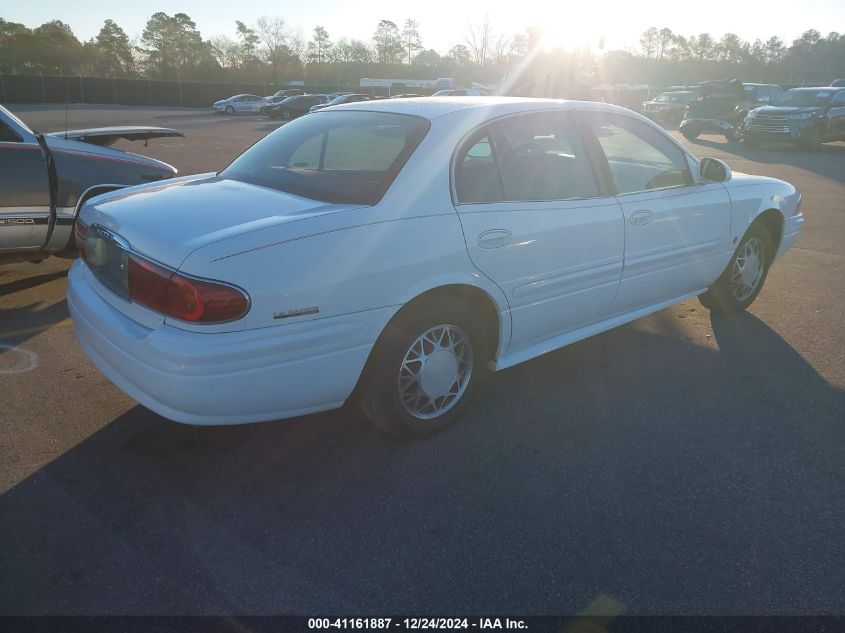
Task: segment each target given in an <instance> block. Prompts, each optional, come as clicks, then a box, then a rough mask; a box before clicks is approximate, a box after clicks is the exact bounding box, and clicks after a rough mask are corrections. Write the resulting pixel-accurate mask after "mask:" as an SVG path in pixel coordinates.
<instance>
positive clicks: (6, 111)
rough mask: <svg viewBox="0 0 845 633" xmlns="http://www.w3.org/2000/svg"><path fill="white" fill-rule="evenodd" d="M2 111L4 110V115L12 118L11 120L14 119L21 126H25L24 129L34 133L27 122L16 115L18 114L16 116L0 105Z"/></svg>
mask: <svg viewBox="0 0 845 633" xmlns="http://www.w3.org/2000/svg"><path fill="white" fill-rule="evenodd" d="M0 111H2V113H3V115H4V116H6V117H7V118H9V119H11V120H12V121H14V122H15V123H17V124H18V125H19V126H20V127H21V128H23V129H24V130H26V131H27V132H29V133H30V134H32V133H33V132H32V130H31V129H29V126H28V125H27V124H26V123H24V122H23V121H21V120H20V119H19V118H18V117H16V116H15V115H14V114H12V113H11V112H10V111H9V110H7V109H6V108H4V107H3V106H2V105H0Z"/></svg>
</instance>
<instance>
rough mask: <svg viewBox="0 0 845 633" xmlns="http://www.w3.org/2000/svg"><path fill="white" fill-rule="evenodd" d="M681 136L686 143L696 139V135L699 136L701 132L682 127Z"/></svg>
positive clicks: (692, 128) (691, 127)
mask: <svg viewBox="0 0 845 633" xmlns="http://www.w3.org/2000/svg"><path fill="white" fill-rule="evenodd" d="M681 134H683V135H684V138H685V139H687V140H688V141H694V140H695V139H697V138H698V135H699V134H701V130H699V129H698V128H696V127H693V126H688V127H686V128H684V127H682V128H681Z"/></svg>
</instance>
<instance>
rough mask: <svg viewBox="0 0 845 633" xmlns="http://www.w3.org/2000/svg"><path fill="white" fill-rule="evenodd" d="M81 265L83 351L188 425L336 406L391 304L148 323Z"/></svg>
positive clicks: (74, 308)
mask: <svg viewBox="0 0 845 633" xmlns="http://www.w3.org/2000/svg"><path fill="white" fill-rule="evenodd" d="M97 283H99V282H97V281H96V280H95V279H94V278H93V276H92V275H91V274H90V272H89V270H88V268H87V267H86V266H85V265H84V263H83V262H81V261H78V262H77V263H76V264H75V265H74V266H73V267H72V268H71V270H70V273H69V279H68V307H69V308H70V313H71V316H72V317H73V320H74V324H75V328H76V335H77V338H78V340H79V343H80V345H81V346H82V349H83V350H84V351H85V353H86V354H87V355H88V357H89V358H90V359H91V360H92V361H93V362H94V364H95V365H96V366H97V367H98V368H99V369H100V371H102V372H103V373H104V374H105V375H106V377H108V378H109V380H111V381H112V382H113V383H114V384H115V385H117V386H118V387H119V388H120V389H121V390H122V391H124V392H125V393H127V394H128V395H129V396H131V397H132V398H134V399H135V400H137V401H138V402H140V403H141V404H142V405H144V406H145V407H147V408H149V409H151V410H153V411H155V412H156V413H158V414H160V415H162V416H164V417H166V418H169V419H171V420H175V421H177V422H183V423H186V424H197V425H216V424H243V423H249V422H261V421H265V420H276V419H281V418H289V417H293V416H298V415H304V414H307V413H313V412H316V411H325V410H328V409H334V408H337V407H340V406H341V405H342V404H343V403H344V401H345V400H346V399H347V398H348V397H349V395H350V394H351V393H352V391H353V389H354V388H355V385H356V383H357V381H358V377H359V376H360V374H361V371H362V370H363V367H364V364H365V363H366V360H367V358H368V356H369V353H370V350H371V349H372V346H373V344H374V342H375V340H376V338H377V337H378V333H379V332H380V331H381V328H382V327H383V326H384V324H385V323H386V322H387V321H388V320H389V319H390V317H391V316H392V314H393V312H394V309H393V308H381V309H377V310H371V311H367V312H363V313H356V314H354V315H344V316H339V317H331V318H325V319H315V320H311V321H307V322H302V323H291V324H286V325H279V326H275V327H269V328H261V329H258V330H247V331H242V332H226V333H214V334H205V333H197V332H189V331H186V330H181V329H179V328H176V327H173V326H171V325H167V324H163V325H161V326H159V327H156V328H155V329H148V328H146V327H144V326H142V325H140V324H139V323H137V322H135V321H133V320H131V319H129V318H128V317H126V316H125V315H124V314H122V313H121V312H119V311H118V310H116V309H115V308H113V307H112V306H111V305H109V303H107V302H106V301H105V300H104V299H102V298H101V297H100V295H99V293H98V291H97V289H95V287H94V285H93V284H97Z"/></svg>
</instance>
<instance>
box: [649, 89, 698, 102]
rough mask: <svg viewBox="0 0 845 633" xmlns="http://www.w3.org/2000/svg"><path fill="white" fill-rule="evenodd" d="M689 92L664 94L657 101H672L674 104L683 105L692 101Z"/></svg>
mask: <svg viewBox="0 0 845 633" xmlns="http://www.w3.org/2000/svg"><path fill="white" fill-rule="evenodd" d="M690 94H692V93H689V92H664V93H663V94H662V95H660V96H659V97H657V99H655V101H671V102H673V103H683V102H686V101H689V100H690Z"/></svg>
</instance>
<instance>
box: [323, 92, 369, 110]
mask: <svg viewBox="0 0 845 633" xmlns="http://www.w3.org/2000/svg"><path fill="white" fill-rule="evenodd" d="M369 100H370V96H369V95H365V94H343V95H338V96H337V97H335V98H334V99H332V100H331V101H329V102H327V103H318V104H317V105H313V106H311V110H310V112H317V111H318V110H322V109H323V108H328V107H329V106H336V105H340V104H342V103H357V102H359V101H369Z"/></svg>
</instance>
